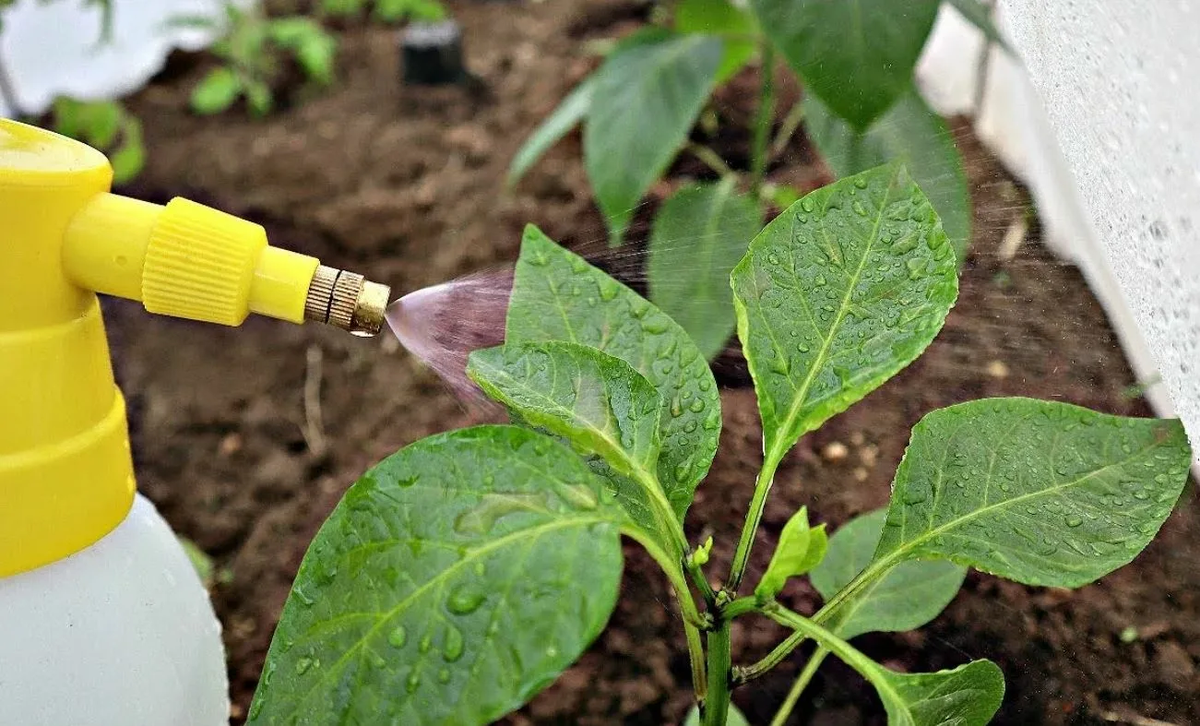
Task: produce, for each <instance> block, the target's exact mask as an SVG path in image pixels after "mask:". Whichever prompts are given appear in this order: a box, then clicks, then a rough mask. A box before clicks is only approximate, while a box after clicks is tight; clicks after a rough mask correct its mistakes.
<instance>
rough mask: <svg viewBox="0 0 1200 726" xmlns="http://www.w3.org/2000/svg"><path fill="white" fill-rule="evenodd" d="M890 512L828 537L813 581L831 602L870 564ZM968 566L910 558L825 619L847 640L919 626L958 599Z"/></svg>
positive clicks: (881, 512) (878, 512) (844, 527)
mask: <svg viewBox="0 0 1200 726" xmlns="http://www.w3.org/2000/svg"><path fill="white" fill-rule="evenodd" d="M886 517H887V510H885V509H879V510H876V511H874V512H870V513H868V514H864V515H862V516H859V517H855V518H854V519H852V520H850V521H849V522H847V523H846V524H844V525H842V526H841V527H840V528H839V529H838V530H837V531H836V532H834V533H833V536H832V537H830V538H829V550H828V552H827V553H826V554H825V559H824V560H822V561H821V564H819V565H817V567H816V569H814V570H813V571H812V575H811V578H812V584H813V587H815V588H817V591H818V592H820V593H821V597H823V598H825V599H826V600H829V599H830V598H832V597H833V596H834V595H835V594H837V592H838V590H841V589H842V588H843V587H845V586H846V585H847V584H849V583H850V581H851V580H853V579H854V578H855V577H856V576H857V575H858V573H860V572H862V571H863V570H864V569H866V567H867V565H869V564H871V560H872V559H874V556H875V548H876V546H877V545H878V544H879V538H880V536H881V535H882V534H883V521H884V519H885V518H886ZM966 574H967V568H966V567H963V566H961V565H956V564H954V563H953V562H950V561H948V560H909V561H907V562H901V563H900V564H898V565H896V566H895V567H893V568H892V569H891V570H890V571H889V572H888V573H887V574H886V575H884V576H882V577H880V578H879V579H878V580H876V581H874V582H873V583H871V584H869V585H867V586H866V587H865V588H864V589H863V590H862V591H861V592H859V593H858V594H856V595H854V596H853V597H852V598H851V600H850V601H849V602H847V603H846V604H845V605H843V606H842V607H841V608H840V609H839V610H838V611H837V612H836V613H835V614H834V616H833V618H832V620H830V621H829V622H828V623H826V627H827V628H829V629H830V630H832V631H833V632H834V633H836V634H837V635H839V636H840V637H842V638H846V639H847V640H849V639H850V638H853V637H856V636H858V635H862V634H863V633H873V632H900V631H905V630H915V629H917V628H919V627H921V626H922V625H924V624H926V623H928V622H930V621H931V620H933V619H934V618H936V617H937V616H938V614H939V613H941V612H942V610H944V609H945V608H946V606H947V605H949V604H950V601H951V600H953V599H954V596H955V595H956V594H957V593H958V590H959V588H960V587H962V582H963V578H964V577H966Z"/></svg>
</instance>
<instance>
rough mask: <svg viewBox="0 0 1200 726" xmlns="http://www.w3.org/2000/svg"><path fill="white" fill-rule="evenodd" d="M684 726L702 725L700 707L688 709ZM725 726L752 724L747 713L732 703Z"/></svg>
mask: <svg viewBox="0 0 1200 726" xmlns="http://www.w3.org/2000/svg"><path fill="white" fill-rule="evenodd" d="M683 726H700V709H699V708H698V707H696V706H692V710H691V711H688V715H687V720H685V721H684V722H683ZM725 726H750V722H749V721H747V720H746V717H745V715H743V714H742V712H741V711H739V710H738V707H737V706H735V705H733V704H732V703H731V704H729V715H728V716H727V717H726V720H725Z"/></svg>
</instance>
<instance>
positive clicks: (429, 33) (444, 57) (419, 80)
mask: <svg viewBox="0 0 1200 726" xmlns="http://www.w3.org/2000/svg"><path fill="white" fill-rule="evenodd" d="M400 52H401V56H402V59H401V60H402V63H403V67H404V83H405V84H407V85H411V86H444V85H450V84H455V83H462V82H463V81H465V80H466V78H467V73H466V70H465V68H464V67H463V49H462V29H461V28H459V26H458V23H456V22H454V21H453V20H443V21H440V22H436V23H413V24H412V25H410V26H408V27H407V28H406V29H405V30H404V32H403V35H401V39H400Z"/></svg>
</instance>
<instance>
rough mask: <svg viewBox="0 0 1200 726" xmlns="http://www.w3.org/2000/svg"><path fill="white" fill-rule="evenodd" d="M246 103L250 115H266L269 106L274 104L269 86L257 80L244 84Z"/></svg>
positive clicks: (268, 111)
mask: <svg viewBox="0 0 1200 726" xmlns="http://www.w3.org/2000/svg"><path fill="white" fill-rule="evenodd" d="M246 105H247V106H248V107H249V108H250V115H251V116H254V117H256V118H262V117H263V116H266V115H267V114H268V113H270V112H271V107H272V106H274V105H275V98H274V96H273V95H272V94H271V87H270V86H268V85H267V84H266V83H265V82H263V81H259V80H251V81H250V82H248V83H247V84H246Z"/></svg>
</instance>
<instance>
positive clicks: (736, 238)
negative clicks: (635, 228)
mask: <svg viewBox="0 0 1200 726" xmlns="http://www.w3.org/2000/svg"><path fill="white" fill-rule="evenodd" d="M760 225H761V218H760V216H759V211H758V205H756V204H755V203H754V201H753V200H751V199H750V198H749V197H747V196H745V195H743V194H739V193H738V192H737V190H736V189H735V188H734V180H733V179H728V180H726V181H722V182H717V183H709V182H702V183H695V184H689V185H687V186H685V187H683V188H681V189H680V190H679V191H677V192H675V194H673V195H671V197H670V198H669V199H668V200H667V201H666V202H664V203H663V206H662V208H661V209H660V210H659V211H658V215H657V216H656V217H655V218H654V226H653V228H652V229H651V232H650V247H649V261H648V262H647V265H646V274H647V276H648V277H649V286H650V299H651V300H652V301H653V302H654V304H655V305H657V306H658V307H659V308H661V309H662V311H663V312H665V313H666V314H667V315H670V316H671V317H672V318H673V319H674V320H675V321H676V322H678V323H679V324H680V325H681V326H683V329H684V330H686V331H687V332H688V335H689V336H691V338H692V340H694V341H695V342H696V347H698V348H699V349H700V354H701V355H703V356H704V357H705V358H707V359H709V360H711V359H712V358H713V357H715V356H716V355H717V354H718V353H720V352H721V351H722V350H724V348H725V345H726V343H728V342H729V339H730V338H731V337H732V336H733V331H734V328H735V327H736V326H737V318H736V316H735V315H734V311H733V293H732V291H731V290H730V289H729V272H730V270H732V269H733V267H734V265H736V264H737V263H738V260H740V259H742V255H744V254H746V248H747V247H748V246H749V244H750V240H751V239H753V238H754V235H755V234H757V233H758V231H759V229H760Z"/></svg>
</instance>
